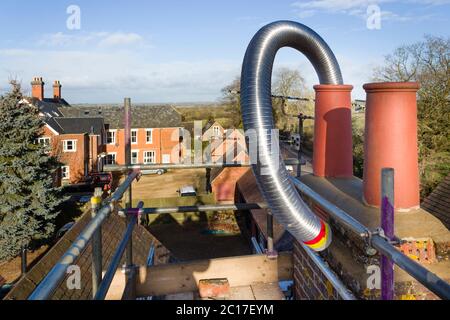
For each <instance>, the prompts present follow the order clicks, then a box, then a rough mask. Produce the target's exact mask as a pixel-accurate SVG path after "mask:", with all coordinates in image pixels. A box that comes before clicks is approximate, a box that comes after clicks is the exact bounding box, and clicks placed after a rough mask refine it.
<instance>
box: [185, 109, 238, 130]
mask: <svg viewBox="0 0 450 320" xmlns="http://www.w3.org/2000/svg"><path fill="white" fill-rule="evenodd" d="M176 109H177V110H178V112H180V113H181V115H182V116H183V121H184V122H192V121H195V120H200V121H203V125H205V124H206V122H208V119H214V120H216V121H218V122H219V123H220V124H221V125H222V126H223V127H224V128H230V127H231V126H232V125H233V118H234V117H235V116H236V115H235V114H233V113H232V112H230V111H228V110H227V107H226V106H223V105H204V106H191V107H188V108H186V107H176Z"/></svg>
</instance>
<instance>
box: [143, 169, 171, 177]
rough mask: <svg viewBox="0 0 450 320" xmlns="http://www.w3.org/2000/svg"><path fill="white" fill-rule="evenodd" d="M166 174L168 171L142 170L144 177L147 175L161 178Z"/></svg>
mask: <svg viewBox="0 0 450 320" xmlns="http://www.w3.org/2000/svg"><path fill="white" fill-rule="evenodd" d="M166 172H167V170H166V169H148V170H142V171H141V173H142V174H143V175H146V174H157V175H159V176H160V175H162V174H164V173H166Z"/></svg>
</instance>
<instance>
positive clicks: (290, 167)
mask: <svg viewBox="0 0 450 320" xmlns="http://www.w3.org/2000/svg"><path fill="white" fill-rule="evenodd" d="M286 170H287V171H288V172H294V166H291V165H286Z"/></svg>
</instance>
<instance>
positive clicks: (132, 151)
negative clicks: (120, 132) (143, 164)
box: [131, 150, 139, 164]
mask: <svg viewBox="0 0 450 320" xmlns="http://www.w3.org/2000/svg"><path fill="white" fill-rule="evenodd" d="M133 153H136V162H133ZM138 163H139V150H131V164H138Z"/></svg>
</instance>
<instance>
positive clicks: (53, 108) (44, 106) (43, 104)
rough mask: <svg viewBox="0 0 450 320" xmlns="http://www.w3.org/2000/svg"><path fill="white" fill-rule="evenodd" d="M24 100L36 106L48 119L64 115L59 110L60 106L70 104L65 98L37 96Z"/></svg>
mask: <svg viewBox="0 0 450 320" xmlns="http://www.w3.org/2000/svg"><path fill="white" fill-rule="evenodd" d="M24 100H25V101H26V102H28V103H29V104H32V105H34V106H36V107H37V108H38V109H39V111H40V112H41V113H42V114H43V116H44V118H46V119H47V118H50V117H62V115H63V114H62V113H61V112H60V111H59V109H58V108H59V107H63V106H68V105H69V104H68V103H67V102H66V101H65V100H64V99H61V100H54V99H44V100H39V99H37V98H32V97H31V98H30V97H27V98H25V99H24Z"/></svg>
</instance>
